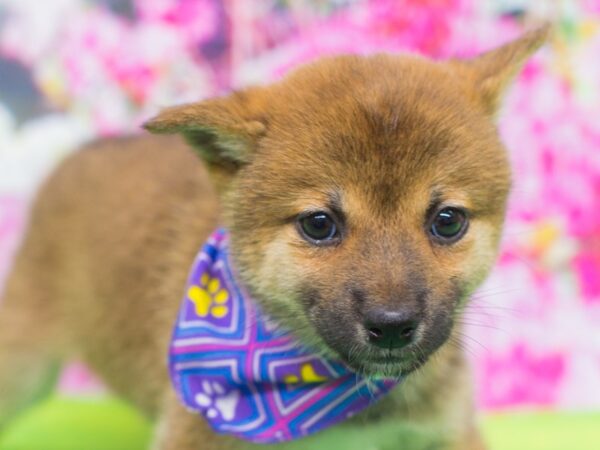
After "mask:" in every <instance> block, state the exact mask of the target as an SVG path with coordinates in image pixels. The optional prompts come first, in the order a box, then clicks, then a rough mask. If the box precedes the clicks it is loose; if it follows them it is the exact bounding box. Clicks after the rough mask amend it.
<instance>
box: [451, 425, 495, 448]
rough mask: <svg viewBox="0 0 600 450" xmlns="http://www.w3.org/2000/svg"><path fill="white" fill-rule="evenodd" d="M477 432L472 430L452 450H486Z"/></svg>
mask: <svg viewBox="0 0 600 450" xmlns="http://www.w3.org/2000/svg"><path fill="white" fill-rule="evenodd" d="M487 448H488V447H487V446H486V445H485V443H484V441H483V438H482V436H481V434H480V433H479V431H478V430H476V429H475V428H473V429H472V430H471V431H470V432H469V434H468V435H467V436H465V437H464V439H462V440H461V441H460V442H458V443H457V444H456V445H454V446H453V447H452V450H487Z"/></svg>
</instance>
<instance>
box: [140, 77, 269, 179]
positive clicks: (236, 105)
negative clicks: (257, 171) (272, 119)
mask: <svg viewBox="0 0 600 450" xmlns="http://www.w3.org/2000/svg"><path fill="white" fill-rule="evenodd" d="M263 91H264V88H258V87H257V88H250V89H246V90H244V91H237V92H234V93H232V94H230V95H228V96H225V97H216V98H212V99H208V100H205V101H202V102H198V103H190V104H186V105H180V106H174V107H171V108H166V109H164V110H163V111H161V112H160V113H159V114H158V115H157V116H156V117H154V118H153V119H150V120H149V121H147V122H146V123H144V125H143V126H144V128H145V129H146V130H148V131H150V132H152V133H161V134H174V133H178V134H181V135H183V137H184V138H185V139H186V140H187V142H188V143H189V144H190V145H191V146H192V147H193V148H194V149H195V150H196V152H197V153H198V154H199V155H200V156H201V158H202V159H203V160H204V161H205V162H206V163H207V164H208V166H209V167H213V168H218V169H220V170H225V171H227V172H230V173H233V172H235V171H236V170H237V169H238V168H239V167H241V166H242V165H244V164H247V163H248V162H250V161H251V160H252V157H253V155H254V152H255V150H256V148H257V146H258V143H259V140H260V138H261V137H262V136H263V135H264V134H265V133H266V131H267V118H266V109H267V108H266V95H265V94H264V92H263Z"/></svg>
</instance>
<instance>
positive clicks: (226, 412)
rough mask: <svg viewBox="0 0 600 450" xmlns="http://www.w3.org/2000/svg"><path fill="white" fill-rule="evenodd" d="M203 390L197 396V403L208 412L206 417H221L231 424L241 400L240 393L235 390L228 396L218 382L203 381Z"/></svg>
mask: <svg viewBox="0 0 600 450" xmlns="http://www.w3.org/2000/svg"><path fill="white" fill-rule="evenodd" d="M202 390H203V391H204V392H200V393H199V394H196V398H195V400H196V403H197V404H198V406H200V407H201V408H204V409H205V410H206V417H208V418H209V419H214V418H216V417H218V416H219V415H220V416H221V417H222V418H223V420H225V421H227V422H229V421H230V420H232V419H233V418H234V417H235V409H236V407H237V404H238V400H239V399H240V393H239V391H237V390H235V389H234V390H233V391H231V392H229V393H228V394H226V393H225V388H224V387H223V386H221V385H220V384H219V383H217V382H216V381H207V380H205V381H203V382H202Z"/></svg>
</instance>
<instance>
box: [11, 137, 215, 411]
mask: <svg viewBox="0 0 600 450" xmlns="http://www.w3.org/2000/svg"><path fill="white" fill-rule="evenodd" d="M217 216H218V211H217V205H216V199H215V194H214V192H213V190H212V188H211V186H210V185H209V183H208V180H207V176H206V171H205V169H204V167H203V165H202V163H201V162H200V161H199V159H198V158H197V157H196V155H194V154H193V152H192V151H191V150H190V149H189V148H188V147H187V146H186V145H185V144H184V143H183V142H182V141H181V140H180V139H178V138H171V137H134V138H121V139H112V140H105V141H98V142H95V143H93V144H90V145H88V146H87V147H86V148H84V149H83V150H81V151H79V152H77V153H76V154H74V155H73V156H71V157H69V158H67V160H66V161H64V162H63V163H62V164H61V165H60V166H59V167H58V169H57V170H56V171H55V172H54V174H53V175H52V176H51V177H50V178H49V179H48V181H47V182H46V183H45V184H44V185H43V186H42V187H41V189H40V191H39V194H38V198H37V200H36V202H35V205H34V207H33V210H32V213H31V217H30V225H29V230H28V233H27V236H26V239H25V241H24V242H23V245H22V248H21V250H20V252H19V254H18V256H17V261H16V264H15V269H14V271H13V274H12V276H11V277H10V279H9V282H8V285H7V289H6V293H5V296H4V297H5V298H4V300H5V302H4V304H3V310H4V311H3V314H2V316H1V317H2V318H6V320H7V321H8V319H10V320H11V321H12V322H13V326H12V327H11V328H13V329H14V332H13V333H12V334H13V336H12V337H11V338H10V341H11V342H12V343H13V344H12V345H13V347H14V344H15V342H16V343H17V344H18V343H19V342H21V341H23V342H22V345H17V347H18V348H21V349H23V351H24V352H35V354H28V355H24V356H22V357H21V358H20V360H23V361H27V360H29V361H33V360H38V361H42V360H47V361H48V364H47V365H48V367H44V370H43V372H49V371H50V369H49V365H50V364H51V362H52V365H53V366H55V365H56V364H59V362H60V361H61V360H64V359H67V358H70V357H73V356H75V357H79V358H81V359H83V360H84V361H85V362H86V363H88V364H89V365H91V366H92V367H93V368H94V369H95V370H97V371H98V372H99V373H100V375H101V376H102V377H103V378H104V379H105V380H107V381H108V383H109V384H110V387H111V388H112V389H114V390H115V391H117V392H118V393H120V394H122V395H123V396H124V397H126V398H129V399H130V400H132V401H133V402H134V403H136V404H138V405H139V406H141V407H142V408H143V409H145V410H146V411H148V412H150V413H151V412H152V411H153V410H155V408H156V407H157V406H158V405H157V400H158V398H159V397H160V395H161V393H162V390H163V389H164V387H166V385H167V380H166V373H167V372H166V369H165V361H166V357H165V352H166V348H167V342H168V337H169V333H170V324H171V323H172V322H173V320H174V317H175V315H176V311H177V307H178V304H179V302H180V299H181V295H182V287H183V286H184V283H185V278H186V276H187V271H188V269H189V266H190V264H191V261H192V260H193V258H194V256H195V252H196V251H197V250H198V248H199V247H200V245H201V244H202V242H203V241H204V239H205V238H206V236H207V235H208V234H209V233H210V231H211V230H212V229H213V228H214V227H215V225H216V220H217ZM16 318H19V319H18V323H19V326H17V325H15V323H16V322H15V320H17V319H16ZM24 328H26V329H33V330H35V332H34V333H32V334H33V335H34V336H35V337H34V336H29V337H26V336H24V335H23V332H22V331H19V330H22V329H24ZM4 339H5V340H9V338H7V337H5V338H4ZM0 340H1V339H0ZM34 340H35V341H37V342H43V343H44V344H43V346H40V344H36V346H35V349H34V347H33V346H32V345H29V344H31V342H32V341H34ZM25 341H30V342H25ZM1 346H2V344H1V343H0V347H1ZM7 346H8V345H7ZM29 349H31V350H29ZM13 353H14V352H13ZM6 362H7V363H9V361H6ZM41 378H44V377H42V376H41V375H40V381H36V383H39V384H41V383H42V381H41ZM142 379H144V382H143V383H141V382H140V380H142ZM7 384H8V383H7ZM13 384H14V383H13ZM23 389H25V388H23ZM27 390H30V391H31V390H35V386H31V385H30V386H27ZM21 397H23V396H21ZM0 409H1V408H0Z"/></svg>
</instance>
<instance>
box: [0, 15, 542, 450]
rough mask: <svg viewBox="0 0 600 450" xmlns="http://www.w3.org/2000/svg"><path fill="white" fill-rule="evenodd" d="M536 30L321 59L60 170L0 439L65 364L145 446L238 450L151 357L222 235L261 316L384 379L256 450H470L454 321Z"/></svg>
mask: <svg viewBox="0 0 600 450" xmlns="http://www.w3.org/2000/svg"><path fill="white" fill-rule="evenodd" d="M547 34H548V28H547V27H543V28H540V29H538V30H535V31H533V32H530V33H528V34H525V35H524V36H522V37H521V38H520V39H517V40H515V41H513V42H511V43H508V44H506V45H504V46H502V47H500V48H497V49H495V50H492V51H490V52H488V53H485V54H483V55H481V56H479V57H477V58H474V59H470V60H449V61H444V62H433V61H429V60H427V59H423V58H418V57H412V56H398V55H375V56H368V57H362V56H338V57H333V58H327V59H322V60H320V61H318V62H315V63H313V64H310V65H307V66H305V67H302V68H300V69H298V70H296V71H294V72H293V73H291V74H290V75H289V76H287V77H286V78H285V79H283V80H282V81H280V82H278V83H275V84H272V85H270V86H266V87H255V88H250V89H246V90H243V91H239V92H234V93H233V94H231V95H229V96H227V97H224V98H215V99H211V100H207V101H204V102H200V103H197V104H190V105H183V106H177V107H174V108H170V109H166V110H164V111H163V112H161V113H160V114H159V115H158V116H157V117H156V118H154V119H152V120H150V121H149V122H148V123H147V124H146V125H145V127H146V128H147V129H148V130H150V131H152V132H155V133H163V134H177V135H178V136H155V137H150V136H143V137H133V138H124V139H115V140H107V141H101V142H97V143H94V144H91V145H90V146H89V148H87V149H85V150H83V151H81V152H78V153H77V154H76V155H74V156H73V157H71V158H69V159H68V160H67V161H65V162H64V163H63V164H62V165H61V166H60V167H59V168H58V170H57V171H56V172H55V173H54V175H53V176H52V177H51V178H50V179H49V180H48V182H47V183H46V184H45V185H44V186H43V187H42V188H41V190H40V193H39V197H38V199H37V202H36V204H35V206H34V208H33V211H32V214H31V220H30V225H29V232H28V234H27V236H26V238H25V240H24V242H23V244H22V248H21V250H20V253H19V254H18V257H17V259H16V262H15V266H14V270H13V273H12V276H11V277H10V278H9V281H8V283H7V286H6V290H5V293H4V297H3V301H2V309H1V314H0V360H1V361H2V363H1V367H0V428H1V427H2V426H3V425H5V424H6V423H7V421H8V420H9V418H10V417H13V416H14V415H15V414H16V413H17V412H19V411H21V410H23V409H24V408H26V407H28V406H30V405H31V404H32V403H34V402H35V401H37V400H38V399H40V398H42V397H43V396H44V395H46V394H47V393H48V392H49V390H50V389H51V388H52V385H53V381H54V380H55V379H56V375H57V373H58V370H59V368H60V366H61V364H62V363H63V362H64V361H66V360H68V359H69V358H73V357H76V358H80V359H82V360H83V361H85V362H86V363H87V364H88V365H89V366H90V367H91V368H93V369H94V370H95V371H96V372H97V373H98V374H99V375H100V376H101V377H102V378H103V380H104V381H105V382H106V384H107V385H108V386H109V387H110V388H111V389H112V391H113V392H115V393H116V394H117V395H120V396H122V397H123V398H124V399H127V400H128V401H129V402H131V403H132V404H133V405H136V406H137V407H139V409H140V410H141V411H142V412H143V413H145V414H146V415H147V416H148V417H149V418H150V419H151V420H153V421H154V422H155V423H156V431H155V436H154V440H153V443H152V448H153V449H157V450H169V449H173V450H175V449H177V450H188V449H189V450H197V449H203V450H208V449H241V448H254V447H255V446H256V445H257V444H256V443H253V442H252V441H251V440H244V439H239V438H237V437H235V436H233V435H230V434H227V433H224V434H223V433H221V432H219V433H217V432H214V431H213V430H212V427H211V423H210V420H207V418H208V419H210V418H211V417H212V416H214V414H216V413H214V414H213V413H207V414H206V415H205V418H203V417H202V416H201V414H198V412H197V411H195V412H190V411H186V408H184V406H183V405H182V401H181V398H180V397H179V396H178V395H177V393H176V390H175V389H174V388H173V386H172V383H171V381H172V380H170V376H169V373H168V371H167V366H166V363H165V361H166V360H167V353H168V348H169V343H170V342H171V338H172V330H173V327H174V324H175V323H176V320H177V316H178V314H177V312H178V309H179V307H180V303H181V294H182V292H184V289H185V287H186V279H187V278H186V277H187V275H188V272H189V270H190V265H192V262H193V261H194V258H195V256H196V254H197V253H198V250H199V249H200V248H202V244H203V243H204V242H205V241H206V240H207V237H208V236H209V235H210V234H211V232H212V231H213V230H215V229H216V228H217V227H219V226H224V229H225V230H226V232H227V233H228V239H229V247H228V250H229V258H230V260H231V264H232V267H233V269H234V270H235V273H236V280H237V282H238V283H239V285H240V286H241V288H240V289H242V290H243V291H244V292H247V293H248V295H249V296H250V297H251V299H252V302H254V303H255V304H256V307H257V308H259V309H260V310H261V311H262V312H263V313H264V315H265V317H268V320H269V321H271V322H272V323H273V324H275V325H276V326H277V327H278V328H281V329H282V330H286V332H287V333H289V335H290V336H291V337H292V338H293V339H294V340H295V341H294V342H297V343H299V344H300V345H301V346H303V348H306V349H310V351H312V352H313V353H314V354H315V355H317V356H318V357H319V358H325V360H327V361H330V362H331V364H334V362H335V364H338V365H339V367H343V368H344V369H343V370H344V371H346V372H348V373H349V376H355V377H356V380H360V382H361V383H363V382H364V383H366V384H365V385H366V386H368V385H369V383H371V384H372V386H375V384H376V383H381V382H384V383H387V382H389V381H390V380H392V384H386V386H388V388H389V390H388V392H387V393H386V394H385V395H383V396H382V397H381V398H379V399H378V401H376V402H375V401H373V402H371V403H370V404H369V405H368V406H367V407H366V408H364V409H362V410H361V411H360V412H359V413H358V414H355V415H354V416H353V417H344V418H343V419H344V420H340V421H339V423H337V424H336V425H333V426H329V427H326V428H325V429H323V430H321V431H319V432H316V433H314V434H310V436H307V437H300V438H298V439H295V438H296V437H298V436H294V438H293V439H282V441H283V442H281V443H279V444H277V448H340V449H342V448H343V449H353V448H357V449H358V448H360V449H366V448H368V449H399V450H400V449H403V450H407V449H432V448H436V449H438V448H439V449H457V450H458V449H460V450H475V449H483V448H484V445H483V443H482V441H481V439H480V437H479V434H478V432H477V429H476V424H475V421H474V414H473V400H472V394H471V391H472V389H471V388H472V386H471V381H470V378H469V375H468V373H469V372H468V369H467V367H466V364H465V358H464V355H463V353H462V351H461V350H460V345H459V344H460V325H459V320H458V319H459V318H460V314H461V311H462V310H463V308H464V306H465V304H466V302H467V300H468V298H469V295H470V294H471V293H472V292H473V291H474V289H475V288H476V287H477V286H478V285H479V284H480V283H481V282H482V280H483V279H484V278H485V277H486V274H487V273H488V272H489V270H490V268H491V266H492V264H493V262H494V258H495V255H496V252H497V246H498V241H499V237H500V234H501V229H502V223H503V218H504V214H505V204H506V198H507V194H508V192H509V187H510V170H509V165H508V162H507V155H506V152H505V150H504V148H503V147H502V145H501V143H500V141H499V138H498V133H497V130H496V128H495V126H494V121H493V118H494V114H495V111H496V110H497V108H498V102H499V98H500V96H501V94H502V92H503V91H504V90H505V88H506V87H507V85H508V84H509V82H510V80H511V79H512V78H513V77H514V76H515V74H516V73H517V72H518V70H519V68H520V67H521V66H522V65H523V63H524V61H525V60H526V59H527V57H528V56H529V55H530V54H531V53H532V52H534V51H535V50H536V49H537V48H538V47H539V46H540V45H541V44H542V43H543V42H544V40H545V39H546V36H547ZM208 289H209V290H210V289H212V288H210V287H209V288H208ZM217 289H218V286H216V285H215V287H214V289H213V290H212V291H211V292H213V293H214V292H216V290H217ZM190 292H191V291H190ZM198 292H199V291H198ZM190 295H191V294H190ZM198 295H200V294H198ZM202 295H204V294H202ZM226 297H227V293H226V294H223V296H222V298H223V299H225V298H226ZM215 298H217V297H215ZM215 301H217V300H215ZM224 301H226V300H224ZM221 311H222V310H221ZM205 356H206V355H205ZM209 356H210V355H209ZM317 356H315V357H317ZM309 369H310V370H308V369H307V370H308V372H306V374H303V375H302V376H303V377H305V375H306V377H305V378H311V377H312V378H311V379H312V380H313V381H314V382H317V381H319V380H321V379H322V376H321V375H319V374H318V373H313V372H311V370H314V368H310V367H309ZM303 370H304V369H303ZM172 376H173V374H171V378H172ZM295 380H296V381H297V380H298V378H297V377H296V378H295ZM399 380H400V382H399V383H397V381H399ZM357 382H358V381H357ZM392 385H393V387H392ZM203 386H204V387H205V388H206V385H203ZM273 386H274V385H273ZM238 387H239V388H240V389H242V388H243V386H241V387H240V386H238ZM272 388H273V389H275V387H272ZM288 388H289V386H288V387H284V388H282V389H288ZM215 389H217V388H216V387H215ZM219 389H220V388H219ZM277 389H279V387H277ZM196 398H197V399H198V397H196ZM200 400H202V401H204V400H203V397H202V398H200V399H199V400H198V401H199V402H200V403H202V402H201V401H200ZM211 415H212V416H211ZM350 415H351V414H348V416H350ZM336 420H337V419H336Z"/></svg>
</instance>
